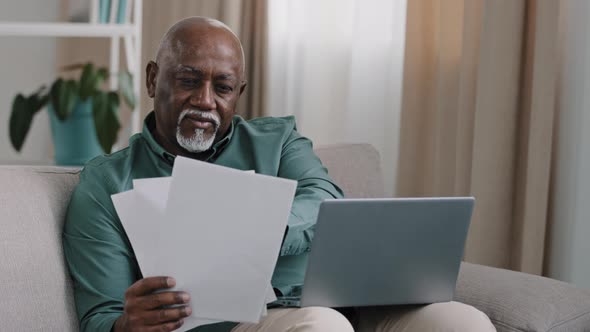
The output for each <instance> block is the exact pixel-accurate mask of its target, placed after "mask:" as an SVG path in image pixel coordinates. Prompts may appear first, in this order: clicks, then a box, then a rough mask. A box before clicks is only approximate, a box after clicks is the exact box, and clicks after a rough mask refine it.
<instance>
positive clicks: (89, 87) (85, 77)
mask: <svg viewBox="0 0 590 332" xmlns="http://www.w3.org/2000/svg"><path fill="white" fill-rule="evenodd" d="M97 78H98V75H97V74H96V73H95V72H94V66H93V65H92V64H91V63H87V64H86V65H84V69H82V74H81V75H80V99H82V100H83V101H85V100H86V99H88V97H90V96H91V95H92V93H93V92H94V89H96V80H97Z"/></svg>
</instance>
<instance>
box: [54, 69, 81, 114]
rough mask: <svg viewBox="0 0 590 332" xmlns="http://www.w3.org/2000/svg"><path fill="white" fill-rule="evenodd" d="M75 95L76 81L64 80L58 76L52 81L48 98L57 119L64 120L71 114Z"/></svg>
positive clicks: (76, 92) (76, 94)
mask: <svg viewBox="0 0 590 332" xmlns="http://www.w3.org/2000/svg"><path fill="white" fill-rule="evenodd" d="M77 97H78V85H77V84H76V81H74V80H67V81H64V80H63V79H61V78H60V79H58V80H56V81H55V82H54V83H53V85H52V86H51V91H50V92H49V98H50V100H51V104H52V105H53V109H54V110H55V114H56V115H57V118H58V119H59V120H61V121H64V120H65V119H67V118H68V117H69V116H70V114H72V111H73V110H74V106H75V104H76V98H77Z"/></svg>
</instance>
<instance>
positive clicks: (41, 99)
mask: <svg viewBox="0 0 590 332" xmlns="http://www.w3.org/2000/svg"><path fill="white" fill-rule="evenodd" d="M48 101H49V95H48V94H47V93H45V86H43V87H41V88H40V89H39V90H37V92H35V93H33V94H32V95H30V96H29V98H27V104H28V106H29V108H30V109H31V114H33V115H35V114H37V112H39V111H40V110H41V109H42V108H43V107H45V105H46V104H47V102H48Z"/></svg>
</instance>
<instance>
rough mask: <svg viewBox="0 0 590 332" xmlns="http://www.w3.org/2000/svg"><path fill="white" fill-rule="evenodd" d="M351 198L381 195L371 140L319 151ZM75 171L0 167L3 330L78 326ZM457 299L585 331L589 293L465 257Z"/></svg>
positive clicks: (517, 325) (518, 319) (519, 321)
mask: <svg viewBox="0 0 590 332" xmlns="http://www.w3.org/2000/svg"><path fill="white" fill-rule="evenodd" d="M317 152H318V154H319V155H320V157H321V159H322V160H323V162H324V164H326V166H327V167H328V169H329V170H330V174H331V175H332V177H333V178H334V179H335V180H336V182H337V183H339V184H340V185H341V186H342V187H343V189H344V191H345V192H346V194H347V196H348V197H380V196H383V188H382V181H381V170H380V166H379V155H378V154H377V152H376V151H375V150H374V149H373V148H371V147H370V146H368V145H363V144H356V145H340V146H332V147H325V148H319V149H317ZM78 173H79V172H78V170H75V169H64V168H53V167H41V168H39V167H37V168H32V167H14V166H4V167H0V188H1V189H0V276H1V278H2V279H1V280H2V282H1V283H0V331H77V330H78V323H77V319H76V314H75V308H74V304H73V296H72V284H71V281H70V279H69V276H68V272H67V270H66V267H65V265H64V258H63V253H62V247H61V231H62V225H63V220H64V214H65V211H66V207H67V205H68V201H69V198H70V194H71V192H72V190H73V189H74V187H75V185H76V183H77V182H78ZM455 297H456V300H457V301H461V302H465V303H468V304H470V305H473V306H475V307H477V308H479V309H480V310H482V311H484V312H485V313H486V314H487V315H488V316H489V317H490V318H491V320H492V322H493V323H494V324H495V325H496V327H497V329H498V331H553V332H557V331H590V291H588V290H582V289H579V288H575V287H573V286H571V285H569V284H566V283H563V282H559V281H555V280H551V279H547V278H542V277H537V276H532V275H527V274H523V273H517V272H511V271H507V270H501V269H495V268H490V267H484V266H480V265H474V264H468V263H464V264H463V265H462V267H461V272H460V276H459V280H458V283H457V291H456V296H455Z"/></svg>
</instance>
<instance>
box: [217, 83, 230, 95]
mask: <svg viewBox="0 0 590 332" xmlns="http://www.w3.org/2000/svg"><path fill="white" fill-rule="evenodd" d="M217 90H218V91H219V92H221V93H230V92H232V91H233V89H232V88H231V86H228V85H218V86H217Z"/></svg>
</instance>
